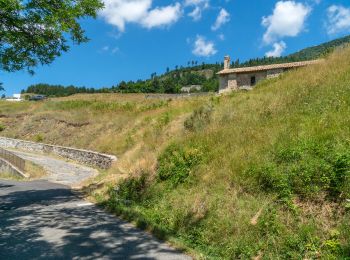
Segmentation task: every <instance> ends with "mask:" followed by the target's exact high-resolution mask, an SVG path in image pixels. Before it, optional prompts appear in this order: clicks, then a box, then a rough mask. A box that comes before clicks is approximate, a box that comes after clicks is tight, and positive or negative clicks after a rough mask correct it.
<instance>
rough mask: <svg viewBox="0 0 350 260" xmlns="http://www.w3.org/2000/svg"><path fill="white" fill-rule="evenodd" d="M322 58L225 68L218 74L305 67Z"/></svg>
mask: <svg viewBox="0 0 350 260" xmlns="http://www.w3.org/2000/svg"><path fill="white" fill-rule="evenodd" d="M320 61H321V60H310V61H299V62H290V63H280V64H271V65H263V66H255V67H243V68H235V69H224V70H222V71H219V72H218V73H217V74H219V75H222V74H231V73H246V72H254V71H264V70H273V69H289V68H298V67H304V66H307V65H311V64H316V63H319V62H320Z"/></svg>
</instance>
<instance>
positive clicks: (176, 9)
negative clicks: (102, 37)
mask: <svg viewBox="0 0 350 260" xmlns="http://www.w3.org/2000/svg"><path fill="white" fill-rule="evenodd" d="M152 2H153V0H104V4H105V7H104V9H103V10H102V11H101V12H100V15H101V16H102V17H103V18H104V19H105V20H106V21H107V22H108V23H109V24H111V25H114V26H116V27H117V28H118V29H119V31H121V32H123V31H124V30H125V25H126V24H127V23H137V24H140V25H141V26H143V27H146V28H153V27H160V26H166V25H170V24H172V23H174V22H176V21H177V20H178V19H179V18H180V16H181V5H180V4H179V3H175V4H174V5H168V6H164V7H157V8H154V9H152Z"/></svg>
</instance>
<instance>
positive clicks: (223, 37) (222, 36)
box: [218, 33, 225, 41]
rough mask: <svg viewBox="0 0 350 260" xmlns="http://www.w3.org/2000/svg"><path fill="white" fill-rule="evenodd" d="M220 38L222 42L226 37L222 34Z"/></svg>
mask: <svg viewBox="0 0 350 260" xmlns="http://www.w3.org/2000/svg"><path fill="white" fill-rule="evenodd" d="M218 37H219V39H220V40H221V41H223V40H225V35H224V34H223V33H220V34H219V35H218Z"/></svg>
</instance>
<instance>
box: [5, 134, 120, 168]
mask: <svg viewBox="0 0 350 260" xmlns="http://www.w3.org/2000/svg"><path fill="white" fill-rule="evenodd" d="M0 147H3V148H14V149H20V150H25V151H31V152H39V153H51V154H56V155H59V156H62V157H64V158H68V159H71V160H74V161H77V162H80V163H82V164H85V165H89V166H96V167H99V168H101V169H108V168H110V167H111V165H112V163H113V162H114V161H116V160H117V157H115V156H113V155H108V154H103V153H98V152H94V151H89V150H82V149H76V148H71V147H64V146H58V145H50V144H43V143H35V142H29V141H24V140H20V139H12V138H7V137H0Z"/></svg>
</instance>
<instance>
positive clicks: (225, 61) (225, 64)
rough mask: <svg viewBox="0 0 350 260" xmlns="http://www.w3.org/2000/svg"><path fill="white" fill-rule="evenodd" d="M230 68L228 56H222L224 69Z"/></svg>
mask: <svg viewBox="0 0 350 260" xmlns="http://www.w3.org/2000/svg"><path fill="white" fill-rule="evenodd" d="M229 68H230V56H228V55H226V56H225V58H224V70H226V69H229Z"/></svg>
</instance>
